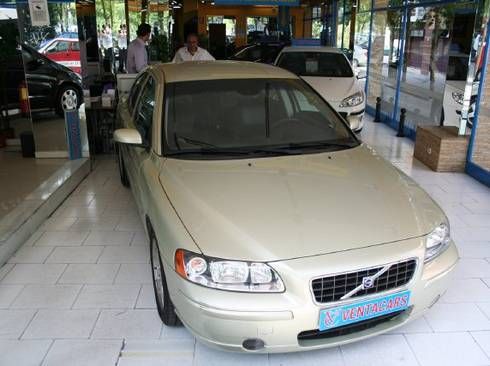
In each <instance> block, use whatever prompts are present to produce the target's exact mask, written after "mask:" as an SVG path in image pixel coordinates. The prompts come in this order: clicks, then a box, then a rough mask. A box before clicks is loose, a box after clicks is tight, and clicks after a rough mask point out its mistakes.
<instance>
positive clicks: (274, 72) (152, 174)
mask: <svg viewBox="0 0 490 366" xmlns="http://www.w3.org/2000/svg"><path fill="white" fill-rule="evenodd" d="M118 116H119V122H120V124H121V127H123V128H121V129H119V130H117V131H116V132H115V134H114V139H115V141H116V142H118V143H119V144H118V145H119V147H120V148H119V149H118V150H119V167H120V172H121V180H122V183H123V184H125V185H130V186H131V189H132V191H133V194H134V197H135V199H136V202H137V206H138V210H139V214H140V215H141V219H142V220H143V221H144V223H145V227H146V228H147V232H148V237H149V242H150V246H151V250H150V253H151V265H152V270H153V280H154V281H153V282H154V288H155V296H156V302H157V306H158V312H159V314H160V317H161V319H162V321H163V322H164V323H165V324H166V325H170V326H173V325H178V324H180V322H182V323H183V324H184V325H185V326H186V327H187V328H188V329H189V330H190V331H191V332H192V333H193V334H194V335H195V336H196V337H197V338H198V339H199V340H201V341H203V342H205V343H207V344H209V345H212V346H216V347H219V348H222V349H226V350H231V351H247V352H289V351H301V350H310V349H317V348H322V347H330V346H337V345H340V344H344V343H348V342H353V341H356V340H360V339H364V338H367V337H371V336H375V335H377V334H380V333H383V332H386V331H388V330H392V329H394V328H396V327H399V326H402V325H404V324H406V323H407V322H409V321H410V320H413V319H415V318H417V317H419V316H421V315H422V314H423V313H424V312H425V311H426V310H427V309H428V308H430V307H431V306H432V305H434V303H435V302H437V300H438V299H439V298H440V296H441V295H442V294H443V293H444V291H445V290H446V288H447V287H448V286H449V283H450V274H451V272H452V270H453V269H454V267H455V265H456V262H457V260H458V253H457V250H456V247H455V245H454V243H453V241H452V240H451V238H450V235H449V224H448V221H447V218H446V216H445V215H444V213H443V212H442V211H441V209H440V208H439V207H438V206H437V205H436V204H435V203H434V201H433V200H432V199H431V198H430V197H429V196H428V195H427V194H426V193H425V192H424V191H423V190H422V189H421V188H420V187H419V186H418V185H417V184H416V183H414V182H413V181H412V180H411V179H410V178H409V177H407V176H406V175H405V174H403V173H402V172H400V171H399V170H397V169H396V168H395V167H393V166H392V165H391V164H389V163H387V162H386V161H385V160H384V159H383V158H381V157H380V156H378V155H377V154H376V153H375V152H374V151H373V150H372V149H370V148H369V147H368V146H366V145H364V144H362V143H361V142H360V141H359V140H358V139H357V138H356V136H355V135H354V134H353V133H352V132H351V131H350V129H349V127H348V125H347V124H346V122H345V121H344V120H343V119H342V118H341V117H340V116H339V115H338V114H337V113H336V112H335V111H334V110H333V109H332V107H331V106H330V105H328V103H327V102H325V101H324V100H323V99H322V98H321V97H320V96H319V95H318V94H317V93H316V92H315V91H314V90H313V89H311V87H309V86H308V85H307V84H306V83H304V82H303V81H302V80H301V79H299V78H298V77H297V76H295V75H293V74H291V73H289V72H287V71H285V70H281V69H279V68H275V67H273V66H268V65H261V64H253V63H240V62H220V61H216V62H190V63H181V64H163V65H156V66H151V67H149V68H147V69H146V70H145V71H144V72H142V73H141V74H139V75H138V77H137V79H136V81H135V82H134V84H133V87H132V89H131V92H130V94H129V96H128V97H127V98H122V101H121V102H120V105H119V111H118Z"/></svg>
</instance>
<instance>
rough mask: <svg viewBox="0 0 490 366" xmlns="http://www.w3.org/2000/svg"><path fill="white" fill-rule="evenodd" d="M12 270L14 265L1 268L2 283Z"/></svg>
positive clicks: (6, 264) (0, 277) (7, 264)
mask: <svg viewBox="0 0 490 366" xmlns="http://www.w3.org/2000/svg"><path fill="white" fill-rule="evenodd" d="M12 268H14V264H12V263H5V264H4V265H3V266H0V281H1V280H2V279H3V278H4V277H5V276H6V275H7V273H9V272H10V271H11V270H12Z"/></svg>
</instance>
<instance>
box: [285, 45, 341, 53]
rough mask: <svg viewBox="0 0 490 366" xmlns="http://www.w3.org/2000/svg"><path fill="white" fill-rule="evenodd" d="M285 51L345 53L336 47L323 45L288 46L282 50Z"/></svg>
mask: <svg viewBox="0 0 490 366" xmlns="http://www.w3.org/2000/svg"><path fill="white" fill-rule="evenodd" d="M281 52H282V53H284V52H327V53H340V54H343V52H342V50H340V49H338V48H334V47H322V46H301V47H297V46H288V47H284V48H283V49H282V51H281Z"/></svg>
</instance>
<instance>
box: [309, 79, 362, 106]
mask: <svg viewBox="0 0 490 366" xmlns="http://www.w3.org/2000/svg"><path fill="white" fill-rule="evenodd" d="M301 78H302V79H303V80H304V81H306V82H307V83H308V84H309V85H310V86H311V87H312V88H313V89H315V90H316V91H317V93H318V94H320V95H321V96H322V97H323V99H325V100H326V101H328V102H330V103H332V102H337V103H336V104H335V105H332V107H334V108H336V107H338V104H339V103H340V102H341V101H342V100H343V99H344V98H347V97H348V96H351V95H352V94H354V93H356V92H358V91H360V90H361V88H360V87H359V84H358V83H357V79H356V78H355V77H351V78H329V77H316V76H302V77H301Z"/></svg>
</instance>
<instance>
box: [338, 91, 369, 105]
mask: <svg viewBox="0 0 490 366" xmlns="http://www.w3.org/2000/svg"><path fill="white" fill-rule="evenodd" d="M363 102H364V93H363V92H361V91H360V92H357V93H355V94H352V95H351V96H349V97H347V98H345V99H344V100H343V101H342V102H341V103H340V105H339V107H341V108H346V107H354V106H356V105H359V104H361V103H363Z"/></svg>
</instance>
